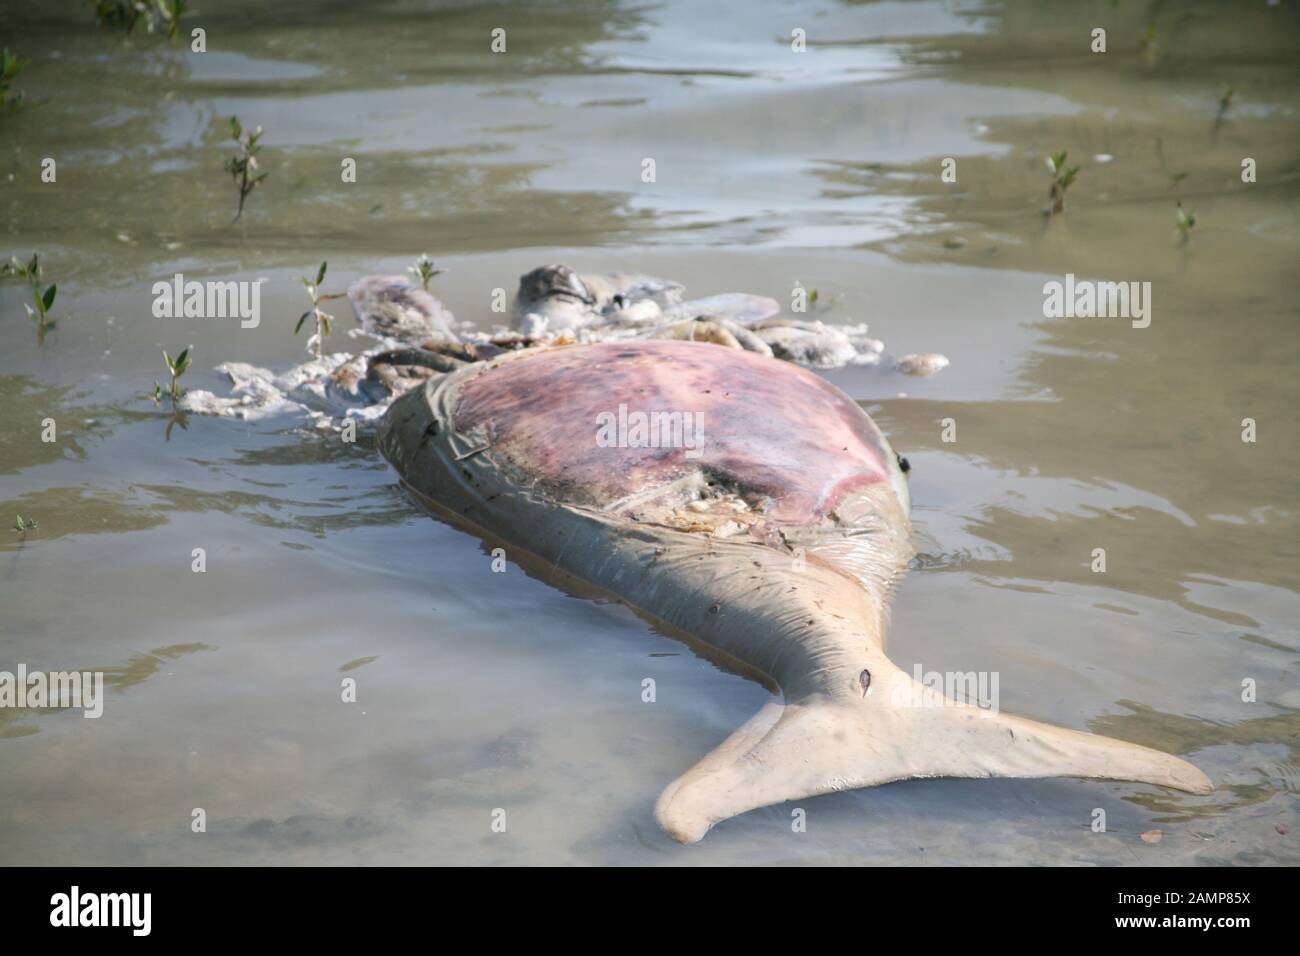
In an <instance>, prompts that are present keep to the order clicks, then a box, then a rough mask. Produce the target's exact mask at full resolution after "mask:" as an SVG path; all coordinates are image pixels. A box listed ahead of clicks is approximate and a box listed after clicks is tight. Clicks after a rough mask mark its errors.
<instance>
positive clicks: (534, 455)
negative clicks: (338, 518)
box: [455, 341, 890, 525]
mask: <svg viewBox="0 0 1300 956" xmlns="http://www.w3.org/2000/svg"><path fill="white" fill-rule="evenodd" d="M620 404H624V405H626V406H627V409H628V411H629V412H638V411H639V412H646V413H654V412H670V413H671V412H679V413H681V412H692V413H700V414H701V415H702V418H701V421H702V424H703V434H704V441H703V442H702V443H701V446H700V452H701V454H700V457H698V458H694V459H688V458H687V457H686V449H683V448H607V447H601V446H600V445H598V444H597V430H598V416H599V415H600V414H601V413H602V412H609V413H613V414H615V415H617V413H618V406H619V405H620ZM455 422H456V428H457V430H459V431H461V432H466V431H470V430H473V429H475V428H479V427H482V428H485V429H486V430H487V433H488V435H489V439H490V441H491V446H492V448H493V451H494V452H496V453H504V454H505V455H506V456H507V458H509V460H510V461H511V462H512V463H513V464H514V465H515V466H516V467H518V468H519V469H521V471H523V472H524V473H526V474H528V475H533V476H536V477H537V478H540V479H543V480H545V481H546V482H548V483H551V484H552V485H553V486H559V487H563V488H566V489H569V490H571V491H572V493H573V497H574V499H575V500H579V501H581V502H582V503H585V504H588V505H594V506H596V507H604V506H607V505H608V504H610V503H612V502H616V501H620V500H622V499H624V498H627V497H629V496H632V495H637V494H640V493H643V492H647V491H650V490H651V489H654V488H658V487H661V486H663V485H665V484H667V483H669V482H672V481H675V480H678V479H680V478H682V477H685V476H687V475H689V474H690V473H691V472H692V471H698V472H703V473H704V474H706V475H707V476H709V477H711V478H713V479H715V480H716V479H721V480H722V481H723V482H724V483H726V484H734V485H736V486H738V487H739V489H740V490H741V491H742V492H743V493H748V494H753V495H758V496H767V497H770V498H771V500H772V502H771V507H770V509H769V511H768V514H767V517H768V520H770V521H772V522H775V523H778V524H786V525H805V524H810V523H813V522H815V521H817V520H818V519H820V518H821V517H823V516H824V515H825V514H827V513H828V512H829V511H831V510H832V509H833V508H834V507H835V506H836V504H838V503H839V501H840V500H841V498H842V497H843V496H844V495H845V494H846V493H848V492H849V491H851V490H853V489H855V488H859V487H861V486H863V485H869V484H873V483H875V482H879V481H888V480H889V475H890V470H889V469H890V462H889V455H890V453H889V452H888V450H887V449H886V447H885V446H884V445H883V444H882V442H881V440H880V438H879V436H878V433H877V432H876V430H875V427H874V426H873V425H872V423H871V420H870V419H869V418H868V417H867V414H866V413H865V412H864V411H862V409H861V408H859V407H858V405H857V404H856V403H855V402H853V401H852V400H851V399H850V398H848V397H847V396H846V395H844V394H843V393H842V392H840V391H839V390H838V389H836V388H835V387H834V386H832V385H830V384H828V383H827V382H825V381H824V380H823V379H821V378H819V377H818V376H817V375H815V374H813V373H812V372H809V371H808V370H806V369H803V368H799V367H798V366H796V365H792V364H790V363H789V362H781V361H777V360H774V359H770V358H764V357H762V356H759V355H755V354H754V353H752V352H745V351H741V350H739V349H730V348H724V347H722V346H718V345H709V344H702V343H696V342H680V341H651V342H638V343H636V344H635V345H629V344H627V343H618V342H607V343H602V344H598V345H581V346H571V347H567V348H557V349H550V350H546V351H541V352H538V353H536V354H534V355H530V356H524V357H521V358H518V359H515V360H512V361H509V362H507V363H505V364H504V365H503V366H502V367H500V368H492V369H488V370H486V371H485V372H484V373H483V374H480V375H477V376H475V377H473V378H472V379H470V380H469V381H468V382H466V383H465V385H464V387H463V388H462V391H461V398H460V404H459V406H458V407H457V409H456V412H455Z"/></svg>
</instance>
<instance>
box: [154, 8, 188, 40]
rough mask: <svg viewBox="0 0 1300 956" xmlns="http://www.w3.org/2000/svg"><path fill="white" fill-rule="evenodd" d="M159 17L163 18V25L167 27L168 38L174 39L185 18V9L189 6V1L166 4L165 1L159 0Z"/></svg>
mask: <svg viewBox="0 0 1300 956" xmlns="http://www.w3.org/2000/svg"><path fill="white" fill-rule="evenodd" d="M157 3H158V15H159V16H160V17H162V21H163V23H165V24H166V25H167V38H168V39H169V40H170V39H173V38H175V36H176V31H177V30H179V29H180V26H181V17H183V16H185V8H186V7H188V6H189V0H170V2H167V3H164V2H163V0H157Z"/></svg>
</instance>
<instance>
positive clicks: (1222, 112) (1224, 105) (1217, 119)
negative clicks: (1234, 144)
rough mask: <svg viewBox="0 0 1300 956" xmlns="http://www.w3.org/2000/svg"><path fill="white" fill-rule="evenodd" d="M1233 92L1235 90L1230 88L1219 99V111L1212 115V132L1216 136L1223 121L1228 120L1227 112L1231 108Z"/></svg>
mask: <svg viewBox="0 0 1300 956" xmlns="http://www.w3.org/2000/svg"><path fill="white" fill-rule="evenodd" d="M1235 92H1236V90H1234V89H1233V88H1232V87H1231V86H1230V87H1228V88H1227V89H1226V90H1224V91H1223V95H1222V96H1220V97H1219V111H1218V112H1217V113H1215V114H1214V128H1213V132H1214V133H1216V134H1217V133H1218V132H1219V127H1220V126H1222V125H1223V121H1224V120H1226V119H1227V118H1228V110H1229V109H1230V108H1231V107H1232V96H1233V94H1234V93H1235Z"/></svg>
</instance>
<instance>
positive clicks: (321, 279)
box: [316, 262, 328, 285]
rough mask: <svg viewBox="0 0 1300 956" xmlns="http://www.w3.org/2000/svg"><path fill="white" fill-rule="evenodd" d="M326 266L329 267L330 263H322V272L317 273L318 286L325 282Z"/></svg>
mask: <svg viewBox="0 0 1300 956" xmlns="http://www.w3.org/2000/svg"><path fill="white" fill-rule="evenodd" d="M326 265H328V263H325V262H322V263H321V264H320V271H319V272H317V273H316V284H317V285H320V284H321V283H322V282H324V281H325V266H326Z"/></svg>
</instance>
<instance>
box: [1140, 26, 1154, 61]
mask: <svg viewBox="0 0 1300 956" xmlns="http://www.w3.org/2000/svg"><path fill="white" fill-rule="evenodd" d="M1138 52H1139V53H1140V54H1142V56H1143V57H1145V58H1146V61H1147V62H1148V63H1154V62H1155V60H1156V52H1157V48H1156V25H1155V24H1154V23H1148V24H1147V28H1146V29H1145V30H1144V31H1142V33H1141V34H1140V35H1139V36H1138Z"/></svg>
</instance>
